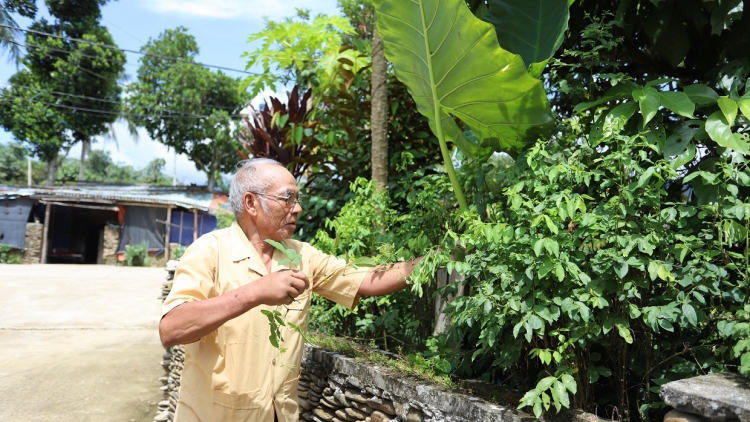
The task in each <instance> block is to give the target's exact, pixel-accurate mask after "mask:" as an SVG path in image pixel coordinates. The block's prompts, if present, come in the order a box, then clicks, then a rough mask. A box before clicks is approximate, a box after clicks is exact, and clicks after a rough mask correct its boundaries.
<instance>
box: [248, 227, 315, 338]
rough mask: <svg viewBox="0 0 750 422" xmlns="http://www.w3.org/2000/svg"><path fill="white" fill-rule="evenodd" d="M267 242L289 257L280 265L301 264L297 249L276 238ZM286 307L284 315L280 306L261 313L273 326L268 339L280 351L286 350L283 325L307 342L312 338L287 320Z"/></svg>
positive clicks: (291, 265) (280, 262)
mask: <svg viewBox="0 0 750 422" xmlns="http://www.w3.org/2000/svg"><path fill="white" fill-rule="evenodd" d="M266 242H267V243H268V244H269V245H271V246H273V247H274V248H276V249H278V250H279V251H281V252H283V253H284V254H286V256H287V257H288V258H287V259H283V260H281V261H279V262H278V264H279V265H288V266H290V267H292V268H297V267H298V266H299V261H300V259H302V255H301V254H299V253H297V251H295V250H294V249H287V248H285V247H284V245H282V244H281V243H279V242H277V241H275V240H271V239H266ZM282 271H287V270H282ZM294 301H295V302H297V299H294ZM284 308H285V309H286V311H287V312H285V313H284V314H283V317H282V313H281V311H280V310H279V309H278V307H277V309H275V310H273V311H269V310H265V309H264V310H262V311H260V313H262V314H263V315H265V316H266V317H267V318H268V324H269V325H270V326H271V335H270V336H269V337H268V340H269V341H270V342H271V345H273V347H275V348H277V349H279V352H281V353H284V352H286V348H284V347H281V343H282V342H283V341H284V338H283V337H281V327H286V326H289V327H291V328H292V329H293V330H294V331H296V332H298V333H299V334H300V335H301V336H302V338H304V339H305V341H306V342H308V343H311V341H310V339H309V338H308V337H307V334H305V330H303V329H302V327H300V326H299V325H297V324H293V323H291V322H287V321H286V319H285V318H286V314H287V313H289V308H287V307H286V306H284Z"/></svg>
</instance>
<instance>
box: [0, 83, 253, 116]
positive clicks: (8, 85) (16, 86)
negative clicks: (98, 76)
mask: <svg viewBox="0 0 750 422" xmlns="http://www.w3.org/2000/svg"><path fill="white" fill-rule="evenodd" d="M5 86H7V87H12V88H13V87H15V88H23V89H30V90H33V91H41V92H45V93H47V94H51V95H55V96H65V97H72V98H80V99H84V100H91V101H100V102H103V103H109V104H118V105H122V106H126V107H127V106H129V104H128V103H124V102H121V101H114V100H108V99H106V98H96V97H89V96H86V95H77V94H70V93H67V92H60V91H48V90H46V89H42V88H34V87H31V86H24V85H17V84H8V83H6V84H5ZM193 104H198V103H193ZM209 107H212V108H220V109H226V110H236V109H237V108H240V106H237V107H231V106H210V105H209ZM141 108H145V109H152V110H158V111H160V112H167V113H176V114H188V115H191V116H198V115H197V114H193V113H188V112H184V111H180V110H171V109H160V108H158V107H155V106H141ZM238 115H239V114H237V113H232V114H230V116H238ZM201 116H202V115H201Z"/></svg>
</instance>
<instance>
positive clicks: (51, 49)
mask: <svg viewBox="0 0 750 422" xmlns="http://www.w3.org/2000/svg"><path fill="white" fill-rule="evenodd" d="M8 42H10V43H13V44H15V45H17V46H19V47H23V48H25V49H27V50H28V49H29V48H36V49H38V50H42V49H46V50H50V51H56V52H58V53H64V54H73V52H72V51H69V50H61V49H59V48H54V47H49V46H46V45H39V44H32V43H27V44H23V43H20V42H18V41H13V40H8ZM78 54H80V55H81V57H86V58H89V59H95V60H104V61H106V62H110V63H119V62H120V61H119V60H115V59H106V58H104V57H97V56H92V55H90V54H84V53H81V52H79V53H78ZM47 57H54V56H53V55H51V54H47ZM125 64H127V65H130V66H137V65H136V64H132V63H127V62H126V63H125Z"/></svg>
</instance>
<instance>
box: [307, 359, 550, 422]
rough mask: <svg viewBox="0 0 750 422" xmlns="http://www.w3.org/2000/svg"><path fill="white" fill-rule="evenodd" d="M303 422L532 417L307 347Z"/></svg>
mask: <svg viewBox="0 0 750 422" xmlns="http://www.w3.org/2000/svg"><path fill="white" fill-rule="evenodd" d="M300 373H301V375H300V383H299V396H300V399H299V403H300V420H301V421H315V422H319V421H325V422H354V421H368V422H386V421H406V422H423V421H424V422H432V421H435V422H437V421H455V422H469V421H471V422H476V421H483V422H485V421H486V422H500V421H503V422H521V421H531V420H535V418H534V417H532V416H530V415H528V414H525V413H523V412H519V411H517V410H516V409H513V408H505V407H501V406H498V405H495V404H492V403H489V402H486V401H484V400H481V399H479V398H477V397H472V396H467V395H464V394H460V393H457V392H455V391H450V390H448V389H446V388H443V387H441V386H438V385H432V384H429V383H427V382H425V381H419V380H414V379H412V378H407V377H404V376H402V375H399V374H396V373H392V372H390V371H389V370H387V369H386V368H381V367H378V366H372V364H369V363H364V362H358V361H356V360H355V359H353V358H350V357H347V356H344V355H340V354H336V353H333V352H329V351H327V350H323V349H320V348H317V347H313V346H310V345H305V351H304V355H303V358H302V367H301V370H300Z"/></svg>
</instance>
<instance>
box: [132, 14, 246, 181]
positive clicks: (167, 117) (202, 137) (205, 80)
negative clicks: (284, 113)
mask: <svg viewBox="0 0 750 422" xmlns="http://www.w3.org/2000/svg"><path fill="white" fill-rule="evenodd" d="M141 51H143V52H144V53H149V55H148V56H144V57H142V58H141V65H140V66H139V68H138V77H137V80H136V81H135V82H133V83H132V84H130V85H129V86H128V93H129V97H128V102H129V110H128V113H129V116H130V118H131V120H132V121H133V122H134V123H135V124H137V125H139V126H142V127H144V128H145V129H146V131H147V132H148V134H149V136H150V137H151V138H153V139H155V140H157V141H159V142H161V143H163V144H164V145H167V146H168V147H170V148H174V149H175V151H177V152H178V153H183V154H186V155H187V156H188V157H189V158H190V160H191V161H192V162H193V163H194V164H195V167H196V169H198V170H200V171H203V172H205V173H206V175H207V176H208V188H209V190H212V189H213V184H214V180H215V177H216V174H217V173H218V172H230V171H233V170H234V167H233V166H234V165H235V164H236V162H237V160H236V150H237V148H238V141H237V139H236V133H235V128H236V126H237V125H236V124H235V123H234V122H233V120H236V119H237V117H238V114H239V111H240V110H241V109H242V108H243V107H244V105H245V103H246V102H247V100H249V97H248V96H247V94H246V93H244V92H242V91H241V89H240V81H239V80H238V79H235V78H231V77H229V76H227V75H225V74H224V73H222V72H220V71H219V72H215V73H214V72H211V71H210V70H208V69H207V68H205V67H203V66H200V65H197V64H196V63H195V57H196V55H197V54H198V45H197V43H196V42H195V38H194V37H193V36H192V35H190V34H188V33H187V30H186V29H185V28H182V27H179V28H177V29H174V30H166V31H165V32H163V33H162V34H160V36H159V38H157V39H151V40H149V41H148V42H147V43H146V45H145V46H143V47H142V48H141ZM160 57H176V58H180V60H181V61H179V62H177V61H173V60H164V59H161V58H160ZM187 87H189V88H187Z"/></svg>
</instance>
